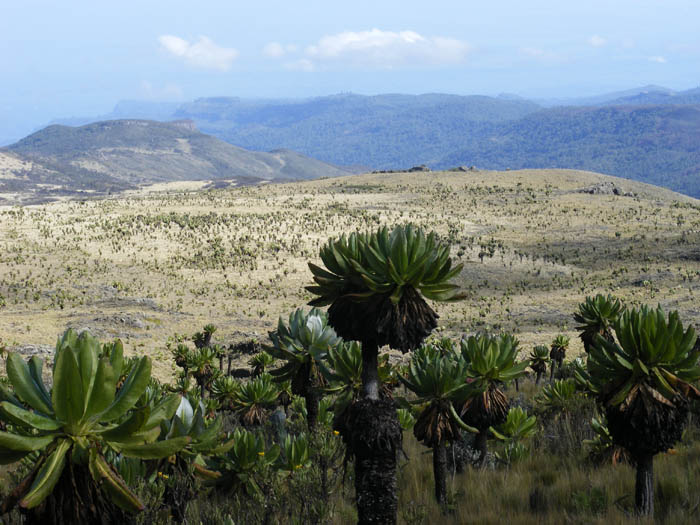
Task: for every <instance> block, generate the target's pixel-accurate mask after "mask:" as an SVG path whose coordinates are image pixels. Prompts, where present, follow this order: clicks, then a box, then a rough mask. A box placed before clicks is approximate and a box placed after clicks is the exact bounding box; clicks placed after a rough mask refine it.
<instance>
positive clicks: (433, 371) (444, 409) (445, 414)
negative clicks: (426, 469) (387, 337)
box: [399, 345, 477, 504]
mask: <svg viewBox="0 0 700 525" xmlns="http://www.w3.org/2000/svg"><path fill="white" fill-rule="evenodd" d="M455 357H456V356H455V355H454V354H450V355H446V356H443V355H441V353H440V351H439V350H438V349H437V348H434V347H432V346H431V345H425V346H423V347H421V348H420V349H418V350H416V351H415V352H414V353H413V356H412V358H411V363H410V365H409V367H408V374H407V375H406V377H402V376H399V378H400V380H401V382H402V383H403V384H404V385H406V387H407V388H408V389H409V390H410V391H411V392H413V393H414V394H416V399H415V400H414V401H412V403H413V404H416V405H419V406H420V415H419V416H418V419H417V421H416V423H415V425H414V427H413V434H414V435H415V436H416V439H417V440H418V441H420V442H422V443H423V444H424V445H425V446H426V447H430V448H432V449H433V476H434V479H435V499H437V501H438V503H441V504H445V503H447V447H446V445H447V443H450V442H453V441H455V440H457V439H459V438H460V437H461V431H462V430H468V431H472V432H477V430H476V429H474V428H472V427H469V426H467V425H466V424H465V423H464V422H463V421H462V420H461V419H460V417H459V416H458V415H457V412H456V411H455V408H454V405H455V404H457V405H459V406H461V405H462V404H463V403H464V402H465V401H466V399H467V398H468V397H469V395H470V392H469V389H470V385H469V384H468V383H467V382H466V379H467V366H466V363H465V362H464V361H463V360H462V359H455Z"/></svg>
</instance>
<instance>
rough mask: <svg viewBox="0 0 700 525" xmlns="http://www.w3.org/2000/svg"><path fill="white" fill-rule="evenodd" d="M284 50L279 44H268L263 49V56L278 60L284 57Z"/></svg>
mask: <svg viewBox="0 0 700 525" xmlns="http://www.w3.org/2000/svg"><path fill="white" fill-rule="evenodd" d="M285 53H286V52H285V50H284V47H283V46H282V44H280V43H279V42H270V43H269V44H267V45H266V46H265V47H264V48H263V55H265V56H268V57H270V58H280V57H283V56H284V55H285Z"/></svg>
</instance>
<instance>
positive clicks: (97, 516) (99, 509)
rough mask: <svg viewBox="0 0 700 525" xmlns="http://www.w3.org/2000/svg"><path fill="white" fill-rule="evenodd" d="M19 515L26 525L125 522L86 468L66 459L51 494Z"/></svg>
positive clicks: (123, 516) (96, 524)
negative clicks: (22, 517)
mask: <svg viewBox="0 0 700 525" xmlns="http://www.w3.org/2000/svg"><path fill="white" fill-rule="evenodd" d="M69 454H70V453H69ZM21 513H22V514H23V515H24V519H25V521H24V523H25V524H26V525H74V524H80V525H101V524H103V523H104V524H117V523H124V522H125V521H126V516H125V515H124V513H123V512H122V511H121V509H119V507H117V506H116V505H114V504H113V503H112V502H111V501H110V500H109V497H108V496H107V495H106V494H104V493H103V492H102V491H101V490H100V489H99V487H98V486H97V484H96V483H95V481H94V480H93V479H92V476H91V475H90V472H89V470H88V468H87V466H81V465H76V464H73V463H71V461H70V458H69V459H68V462H67V464H66V465H65V467H64V468H63V472H62V473H61V477H60V478H59V480H58V483H56V486H55V487H54V489H53V491H52V492H51V494H50V495H49V496H48V497H47V498H46V499H45V500H44V501H43V502H42V503H41V504H40V505H38V506H37V507H35V508H33V509H29V510H23V509H21Z"/></svg>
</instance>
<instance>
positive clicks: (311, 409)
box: [304, 388, 321, 431]
mask: <svg viewBox="0 0 700 525" xmlns="http://www.w3.org/2000/svg"><path fill="white" fill-rule="evenodd" d="M320 400H321V396H320V394H319V393H318V392H316V391H315V390H314V389H312V388H307V389H306V393H305V394H304V401H305V402H306V424H307V425H308V427H309V430H310V431H312V430H313V429H314V428H315V427H316V423H317V422H318V403H319V401H320Z"/></svg>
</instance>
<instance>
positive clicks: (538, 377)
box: [535, 371, 542, 385]
mask: <svg viewBox="0 0 700 525" xmlns="http://www.w3.org/2000/svg"><path fill="white" fill-rule="evenodd" d="M540 379H542V372H539V371H538V372H537V375H536V376H535V384H536V385H539V384H540Z"/></svg>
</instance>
